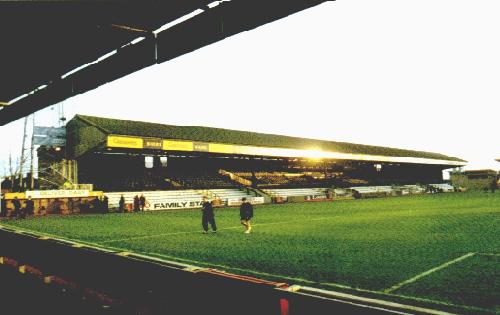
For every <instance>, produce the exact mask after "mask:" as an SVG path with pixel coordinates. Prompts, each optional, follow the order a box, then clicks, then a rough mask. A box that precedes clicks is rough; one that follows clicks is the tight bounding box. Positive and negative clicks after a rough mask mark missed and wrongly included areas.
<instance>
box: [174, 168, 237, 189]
mask: <svg viewBox="0 0 500 315" xmlns="http://www.w3.org/2000/svg"><path fill="white" fill-rule="evenodd" d="M170 179H171V180H173V181H175V182H177V183H180V184H181V185H182V186H183V187H184V188H195V189H196V188H198V189H209V188H233V187H235V186H237V185H236V184H235V183H234V182H233V181H232V180H231V179H230V178H229V177H227V176H223V175H220V174H218V173H209V172H204V173H198V174H196V173H192V174H178V175H173V176H170Z"/></svg>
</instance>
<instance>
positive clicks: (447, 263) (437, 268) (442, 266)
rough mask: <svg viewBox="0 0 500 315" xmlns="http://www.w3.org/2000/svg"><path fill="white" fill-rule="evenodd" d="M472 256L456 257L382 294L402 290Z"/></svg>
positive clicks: (468, 254)
mask: <svg viewBox="0 0 500 315" xmlns="http://www.w3.org/2000/svg"><path fill="white" fill-rule="evenodd" d="M474 255H476V253H467V254H465V255H463V256H460V257H458V258H455V259H453V260H450V261H448V262H446V263H444V264H442V265H439V266H437V267H435V268H432V269H429V270H427V271H424V272H422V273H420V274H418V275H416V276H415V277H413V278H410V279H408V280H405V281H402V282H400V283H398V284H395V285H393V286H392V287H390V288H388V289H385V290H384V292H385V293H392V292H394V291H396V290H398V289H400V288H402V287H403V286H405V285H407V284H410V283H413V282H415V281H417V280H420V279H421V278H423V277H426V276H428V275H430V274H431V273H434V272H436V271H439V270H441V269H444V268H447V267H448V266H450V265H453V264H455V263H457V262H460V261H462V260H465V259H467V258H469V257H472V256H474Z"/></svg>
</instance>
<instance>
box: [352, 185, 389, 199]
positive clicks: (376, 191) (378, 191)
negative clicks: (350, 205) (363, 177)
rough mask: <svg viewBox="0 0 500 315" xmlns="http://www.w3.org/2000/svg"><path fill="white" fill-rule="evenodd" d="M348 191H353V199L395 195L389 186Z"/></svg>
mask: <svg viewBox="0 0 500 315" xmlns="http://www.w3.org/2000/svg"><path fill="white" fill-rule="evenodd" d="M350 189H351V190H352V191H353V196H354V198H374V197H385V196H390V195H392V194H395V190H394V189H393V188H392V187H391V186H359V187H350Z"/></svg>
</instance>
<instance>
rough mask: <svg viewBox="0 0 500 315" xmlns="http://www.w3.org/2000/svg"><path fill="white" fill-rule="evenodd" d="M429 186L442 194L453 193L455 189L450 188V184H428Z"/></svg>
mask: <svg viewBox="0 0 500 315" xmlns="http://www.w3.org/2000/svg"><path fill="white" fill-rule="evenodd" d="M429 186H431V187H434V188H436V189H438V190H440V191H442V192H453V191H455V188H454V187H453V186H451V185H450V184H446V183H444V184H429Z"/></svg>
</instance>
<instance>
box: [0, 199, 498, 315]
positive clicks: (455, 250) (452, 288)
mask: <svg viewBox="0 0 500 315" xmlns="http://www.w3.org/2000/svg"><path fill="white" fill-rule="evenodd" d="M216 221H217V225H218V228H219V231H218V232H217V233H216V234H202V233H201V231H202V229H201V212H200V211H199V210H175V211H164V212H149V213H137V214H107V215H81V216H49V217H41V218H32V219H27V220H17V221H15V220H11V221H4V222H2V224H5V225H9V226H16V227H18V228H22V229H27V230H32V231H38V232H42V233H46V234H50V235H57V236H59V237H64V238H68V239H72V240H77V241H82V242H87V243H92V244H97V245H99V246H104V247H108V248H114V249H119V250H127V251H135V252H139V253H144V254H148V255H151V256H157V257H161V258H165V259H169V260H174V261H180V262H184V263H190V264H193V265H198V266H209V267H214V268H218V269H222V270H227V271H229V272H233V273H239V274H246V275H251V276H257V277H260V278H265V279H270V280H279V281H284V282H287V283H290V284H303V285H308V286H313V287H322V288H327V289H335V290H342V289H345V290H351V291H355V292H358V293H360V294H363V293H365V294H369V295H372V296H373V295H375V296H378V297H382V298H396V299H410V300H413V302H418V301H420V302H422V301H423V302H426V301H427V302H432V303H437V304H443V305H453V306H456V307H458V308H459V309H463V311H464V312H466V313H475V312H476V311H477V312H480V311H481V312H482V311H485V312H491V313H500V232H499V231H500V194H499V193H496V194H491V193H448V194H435V195H422V196H408V197H394V198H383V199H364V200H346V201H334V202H326V203H297V204H284V205H262V206H256V207H255V218H254V220H253V225H254V229H253V231H252V233H251V234H244V233H243V226H241V225H240V223H239V211H238V209H236V208H221V209H217V210H216Z"/></svg>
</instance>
